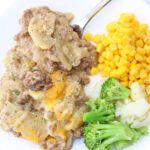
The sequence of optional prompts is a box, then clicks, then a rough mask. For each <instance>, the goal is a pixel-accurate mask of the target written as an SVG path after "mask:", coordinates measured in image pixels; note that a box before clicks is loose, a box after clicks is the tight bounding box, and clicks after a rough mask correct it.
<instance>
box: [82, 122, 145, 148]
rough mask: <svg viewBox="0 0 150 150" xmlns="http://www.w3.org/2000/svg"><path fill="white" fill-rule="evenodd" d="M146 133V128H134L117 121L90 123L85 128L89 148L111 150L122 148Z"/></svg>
mask: <svg viewBox="0 0 150 150" xmlns="http://www.w3.org/2000/svg"><path fill="white" fill-rule="evenodd" d="M145 133H147V129H146V128H143V129H133V128H131V127H130V126H129V125H127V124H122V123H120V122H117V121H114V122H110V123H108V124H101V123H100V122H95V123H89V124H87V125H85V126H84V129H83V136H84V143H85V144H86V146H87V147H88V148H89V150H110V149H112V147H116V148H117V149H120V148H122V147H124V146H127V145H129V144H131V143H133V142H134V141H136V140H138V139H139V137H140V136H141V135H143V134H145Z"/></svg>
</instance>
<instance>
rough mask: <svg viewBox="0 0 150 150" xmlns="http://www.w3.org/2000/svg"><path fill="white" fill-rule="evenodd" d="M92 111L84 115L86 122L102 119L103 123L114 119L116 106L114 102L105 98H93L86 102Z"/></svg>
mask: <svg viewBox="0 0 150 150" xmlns="http://www.w3.org/2000/svg"><path fill="white" fill-rule="evenodd" d="M86 104H87V105H88V106H89V107H90V109H91V111H90V112H86V113H84V115H83V121H84V122H94V121H100V122H102V123H104V122H108V121H111V120H114V117H115V107H114V104H112V103H110V102H107V101H106V100H103V99H96V100H95V101H93V100H91V101H88V102H87V103H86Z"/></svg>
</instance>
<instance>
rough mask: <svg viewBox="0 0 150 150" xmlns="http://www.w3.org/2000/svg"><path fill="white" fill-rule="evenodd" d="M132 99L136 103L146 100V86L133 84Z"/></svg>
mask: <svg viewBox="0 0 150 150" xmlns="http://www.w3.org/2000/svg"><path fill="white" fill-rule="evenodd" d="M130 88H131V99H132V100H134V101H137V100H141V99H142V98H146V92H145V88H144V86H141V85H139V83H138V82H134V83H132V84H131V87H130Z"/></svg>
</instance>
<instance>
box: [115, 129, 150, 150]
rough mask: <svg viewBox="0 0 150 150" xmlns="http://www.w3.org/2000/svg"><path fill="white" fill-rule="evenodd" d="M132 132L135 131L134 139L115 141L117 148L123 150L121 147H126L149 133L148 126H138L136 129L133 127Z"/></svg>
mask: <svg viewBox="0 0 150 150" xmlns="http://www.w3.org/2000/svg"><path fill="white" fill-rule="evenodd" d="M132 132H133V133H134V136H133V138H132V141H127V140H124V141H118V142H116V143H115V145H114V146H115V148H116V149H117V150H121V149H123V148H125V147H126V146H128V145H130V144H132V143H134V142H136V141H137V140H139V139H140V137H141V136H143V135H147V134H148V128H147V127H141V128H136V129H134V128H132Z"/></svg>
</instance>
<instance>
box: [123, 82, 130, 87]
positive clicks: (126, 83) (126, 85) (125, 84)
mask: <svg viewBox="0 0 150 150" xmlns="http://www.w3.org/2000/svg"><path fill="white" fill-rule="evenodd" d="M121 83H122V84H123V85H124V86H125V87H128V86H129V82H128V81H126V82H121Z"/></svg>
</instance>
